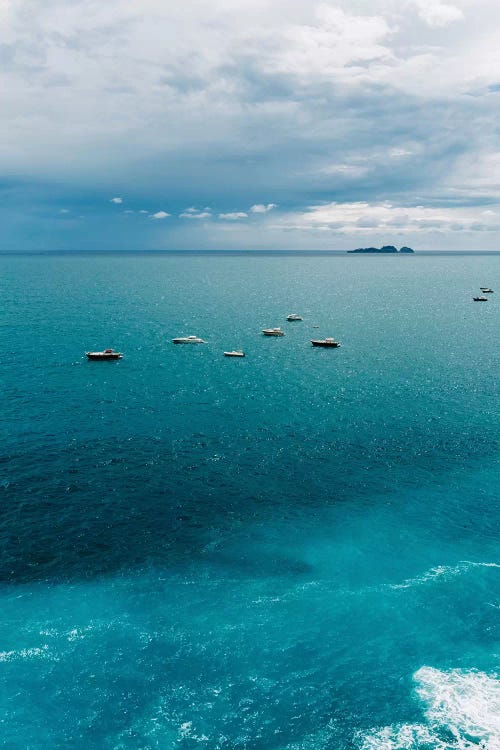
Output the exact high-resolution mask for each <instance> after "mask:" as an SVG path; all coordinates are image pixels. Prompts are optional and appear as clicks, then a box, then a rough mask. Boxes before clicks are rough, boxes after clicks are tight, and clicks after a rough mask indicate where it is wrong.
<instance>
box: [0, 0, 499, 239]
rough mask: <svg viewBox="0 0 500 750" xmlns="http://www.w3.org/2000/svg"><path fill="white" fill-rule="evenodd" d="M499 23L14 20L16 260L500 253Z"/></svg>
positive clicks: (413, 18)
mask: <svg viewBox="0 0 500 750" xmlns="http://www.w3.org/2000/svg"><path fill="white" fill-rule="evenodd" d="M499 21H500V6H498V4H497V3H496V2H494V1H493V0H449V2H448V1H446V2H444V1H443V2H441V0H405V2H404V3H402V2H400V0H371V2H368V0H357V1H356V2H353V1H352V0H349V1H348V0H338V1H335V2H318V3H314V2H313V3H311V2H306V0H289V1H288V2H285V1H284V0H253V1H252V2H250V0H216V1H215V2H213V1H212V2H208V0H192V2H190V3H188V4H187V5H186V6H182V5H181V4H180V3H178V2H174V0H143V2H141V4H140V5H138V4H137V2H135V0H108V2H106V3H97V2H95V1H94V0H73V2H71V3H68V2H67V1H66V0H47V2H45V3H35V2H34V0H11V1H10V2H9V3H2V4H0V30H1V33H2V45H1V46H0V59H1V62H2V77H3V84H2V118H1V120H0V168H1V170H2V174H3V175H8V179H5V180H4V181H3V183H1V185H0V187H1V189H2V197H3V201H2V203H1V208H0V210H1V212H2V218H3V223H4V226H5V227H6V228H7V230H8V231H7V239H5V240H3V242H4V244H5V243H7V244H9V249H10V248H11V247H12V244H13V243H14V244H18V245H19V246H20V247H21V249H22V247H24V244H25V243H28V244H29V243H33V242H34V241H35V240H34V239H33V237H36V238H38V239H37V240H36V241H39V242H41V243H42V244H43V247H45V246H48V245H50V243H51V242H52V243H54V242H55V243H56V244H57V245H58V246H59V245H61V244H62V245H64V244H65V245H67V246H75V247H76V246H78V247H81V237H82V235H83V234H84V235H85V237H86V238H87V241H88V242H89V243H90V244H92V243H94V245H95V247H98V246H99V242H102V243H103V244H105V245H106V247H109V246H110V243H111V245H113V242H115V241H116V246H117V247H119V246H121V245H122V243H123V238H124V237H126V238H127V242H128V243H129V245H130V243H131V244H132V245H134V244H135V245H136V246H137V247H141V248H142V247H158V248H161V247H165V248H168V247H174V246H175V247H195V246H201V245H203V246H207V247H208V246H211V245H213V246H217V247H224V246H229V245H230V244H231V243H232V244H231V246H232V245H235V246H236V245H242V246H256V247H257V246H269V247H284V248H285V247H287V246H292V245H293V244H294V243H295V244H297V243H299V244H301V243H302V244H304V245H305V246H310V247H314V246H318V247H319V246H321V247H323V246H326V245H328V246H331V247H334V248H335V247H337V248H341V247H346V246H350V244H351V243H350V241H349V238H348V237H347V238H346V236H345V235H346V234H347V235H349V234H352V235H353V239H354V238H357V237H358V235H359V233H360V232H362V231H366V232H367V233H368V235H370V230H371V229H373V228H375V227H378V228H379V229H380V231H383V232H387V237H386V238H387V241H388V242H389V241H391V240H392V239H393V237H392V235H391V232H393V231H396V230H397V231H400V232H407V233H408V237H407V240H408V243H411V242H412V241H418V243H420V246H422V247H424V246H425V245H426V244H429V243H432V246H433V247H437V246H443V247H445V246H448V244H450V243H454V245H456V244H457V243H458V245H459V246H476V247H477V246H478V242H479V243H483V244H484V243H486V245H487V246H488V247H496V245H495V243H496V242H497V240H498V229H497V228H496V222H495V221H494V220H493V219H491V217H490V219H488V218H487V217H488V214H485V213H484V212H485V211H487V210H492V211H494V212H495V213H496V204H497V202H498V200H499V197H500V195H499V193H500V181H497V179H496V177H495V174H496V165H499V166H500V164H499V162H500V139H499V135H498V132H497V131H498V128H497V119H498V118H497V110H498V104H499V97H500V74H499V73H498V70H499V69H500V48H499V47H498V43H497V39H496V32H495V29H496V25H497V23H498V22H499ZM110 195H111V196H115V197H111V198H110V197H109V196H110ZM120 196H123V197H120ZM110 201H111V203H112V204H114V205H110ZM122 202H125V203H126V208H127V211H129V213H127V214H125V212H124V211H123V210H121V203H122ZM389 204H391V206H392V207H393V208H391V209H389V208H388V207H387V206H388V205H389ZM158 205H160V206H162V205H163V206H165V210H164V209H162V210H160V211H157V210H155V209H154V206H158ZM186 206H187V207H188V208H186ZM150 207H151V208H150ZM197 207H199V208H197ZM340 207H343V208H340ZM349 207H350V208H349ZM420 207H423V208H420ZM167 209H168V210H167ZM61 210H66V211H70V212H71V213H70V214H67V215H63V214H61ZM131 212H133V213H131ZM141 212H143V213H142V214H141ZM73 215H74V216H75V217H76V216H79V217H81V218H80V219H79V222H80V223H78V222H77V221H76V218H75V221H73V220H72V221H69V218H68V217H69V216H73ZM167 215H169V216H168V218H169V221H168V222H166V221H150V222H147V221H143V220H141V216H142V217H143V219H147V218H148V216H151V217H152V218H155V219H165V218H167ZM56 217H57V218H56ZM485 217H486V219H485ZM82 224H85V228H84V229H82ZM207 224H209V225H210V232H207V231H206V230H205V232H204V233H202V232H201V227H202V226H205V225H207ZM35 227H36V229H37V232H33V229H34V228H35ZM231 227H232V228H231ZM25 228H26V230H25ZM294 233H295V234H294ZM475 233H477V237H478V240H477V241H476V240H474V235H475ZM292 235H293V236H292ZM320 235H321V236H320ZM486 235H487V236H486ZM307 237H309V239H307ZM325 237H327V239H325ZM54 238H55V239H54ZM200 243H201V245H200ZM436 243H437V245H436Z"/></svg>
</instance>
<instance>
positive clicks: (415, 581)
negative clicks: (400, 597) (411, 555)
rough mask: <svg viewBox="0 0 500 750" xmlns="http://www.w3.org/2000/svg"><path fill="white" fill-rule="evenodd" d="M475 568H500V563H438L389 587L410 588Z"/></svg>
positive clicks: (468, 561)
mask: <svg viewBox="0 0 500 750" xmlns="http://www.w3.org/2000/svg"><path fill="white" fill-rule="evenodd" d="M474 568H500V565H498V564H497V563H493V562H491V563H490V562H471V561H470V560H462V561H460V562H459V563H457V565H437V566H436V567H435V568H430V569H429V570H427V571H426V572H425V573H423V574H422V575H420V576H416V577H415V578H407V579H406V580H405V581H403V582H402V583H391V584H389V588H391V589H408V588H412V587H413V586H421V585H422V584H425V583H429V582H431V581H434V580H435V579H437V578H444V579H445V580H447V579H449V578H454V577H456V576H459V575H462V574H463V573H468V572H469V571H470V570H473V569H474Z"/></svg>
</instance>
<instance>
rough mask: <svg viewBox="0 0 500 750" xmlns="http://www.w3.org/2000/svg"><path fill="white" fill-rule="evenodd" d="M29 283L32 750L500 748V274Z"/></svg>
mask: <svg viewBox="0 0 500 750" xmlns="http://www.w3.org/2000/svg"><path fill="white" fill-rule="evenodd" d="M0 273H1V279H2V306H1V309H0V331H1V337H2V356H1V360H0V379H1V381H0V384H1V389H0V398H1V402H2V411H1V424H0V472H1V474H0V498H1V504H0V533H1V536H0V540H1V545H0V550H1V557H0V574H1V581H2V583H1V589H0V606H1V612H2V617H1V623H0V670H1V677H2V679H1V681H0V685H1V690H0V745H1V746H2V747H6V748H9V749H10V750H42V749H43V750H46V749H47V750H48V749H49V748H50V750H53V749H54V748H72V749H74V750H80V748H81V749H82V750H83V748H85V749H86V750H89V749H93V748H96V749H97V748H99V749H104V750H111V749H113V750H124V749H125V748H126V749H127V750H128V749H131V750H132V749H134V750H137V749H139V748H141V749H142V750H149V749H150V748H151V749H153V748H154V749H155V750H156V749H158V750H160V749H169V748H177V749H178V750H193V749H194V748H199V749H200V750H216V749H219V748H220V749H221V750H233V749H234V750H236V749H238V750H264V748H265V749H266V750H267V749H268V748H269V749H270V750H327V749H328V750H337V749H342V750H344V749H345V750H348V749H350V750H378V749H379V748H383V749H385V750H393V749H394V750H395V749H396V748H401V749H403V748H411V749H413V748H419V749H423V750H431V749H434V748H436V749H438V750H454V749H455V748H457V749H459V750H464V749H466V750H469V748H470V749H472V748H477V747H483V748H487V750H497V749H498V748H500V718H499V717H500V681H499V679H498V677H497V672H498V670H499V668H500V665H499V660H500V657H499V654H500V644H499V633H498V624H499V617H500V555H499V544H498V532H499V518H500V514H499V492H498V478H499V473H498V470H499V463H500V461H499V443H500V439H499V431H498V418H499V399H498V395H499V394H498V373H499V348H498V331H499V329H500V326H499V324H500V283H499V282H500V257H499V256H496V257H495V256H492V257H487V256H481V257H470V256H450V257H435V258H433V257H429V256H426V257H418V256H414V257H401V258H399V257H396V258H391V257H388V258H386V257H380V258H379V257H375V258H371V257H362V258H359V257H352V256H351V257H343V256H340V257H329V258H318V257H314V258H303V257H292V258H291V257H285V258H266V257H261V258H258V259H252V258H248V257H240V258H220V257H189V258H179V257H117V258H111V257H96V258H90V257H73V258H71V257H53V258H48V257H47V258H35V257H31V258H14V257H4V258H1V259H0ZM480 285H491V286H492V287H493V288H495V286H496V287H497V294H496V295H495V294H494V295H492V296H491V298H490V300H489V302H488V303H487V304H474V303H473V302H472V300H471V298H472V295H473V294H475V293H477V291H478V287H479V286H480ZM496 297H498V300H497V299H496ZM290 312H299V313H301V314H302V315H303V317H304V321H303V322H302V323H286V321H285V317H286V315H287V314H288V313H290ZM278 325H281V326H282V327H283V328H284V330H285V331H286V336H285V337H284V338H281V339H266V338H264V337H263V336H262V335H261V334H260V330H261V328H263V327H265V326H278ZM314 326H318V328H315V327H314ZM189 334H197V335H200V336H202V337H203V338H205V339H206V340H207V342H208V343H207V344H206V345H205V346H198V347H182V346H174V345H172V344H171V343H170V340H171V338H172V337H174V336H178V335H189ZM317 335H318V336H328V335H332V336H335V337H336V338H338V339H340V340H341V341H342V343H343V346H342V347H341V348H340V349H337V350H317V349H313V348H312V347H311V346H310V344H309V341H310V338H311V337H313V336H317ZM106 346H113V347H115V348H118V349H120V350H121V351H123V352H124V359H123V360H122V361H120V362H115V363H107V362H103V363H89V362H87V361H86V360H85V359H84V358H83V356H82V355H83V353H84V352H85V351H86V350H88V349H102V348H104V347H106ZM240 347H241V348H243V349H244V350H245V351H246V354H247V356H246V358H245V359H243V360H236V359H227V358H224V357H223V356H222V352H223V351H224V350H227V349H228V348H230V349H233V348H240Z"/></svg>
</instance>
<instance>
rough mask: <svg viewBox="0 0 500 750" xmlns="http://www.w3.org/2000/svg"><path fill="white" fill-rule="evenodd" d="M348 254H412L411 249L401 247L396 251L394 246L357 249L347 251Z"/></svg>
mask: <svg viewBox="0 0 500 750" xmlns="http://www.w3.org/2000/svg"><path fill="white" fill-rule="evenodd" d="M347 252H348V253H403V254H405V253H414V252H415V250H412V248H411V247H402V248H401V250H398V249H397V247H394V245H384V246H383V247H358V248H357V250H348V251H347Z"/></svg>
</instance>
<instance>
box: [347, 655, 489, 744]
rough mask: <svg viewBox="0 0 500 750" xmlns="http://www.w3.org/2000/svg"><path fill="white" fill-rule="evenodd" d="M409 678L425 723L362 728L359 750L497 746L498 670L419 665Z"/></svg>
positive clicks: (358, 738)
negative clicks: (436, 667)
mask: <svg viewBox="0 0 500 750" xmlns="http://www.w3.org/2000/svg"><path fill="white" fill-rule="evenodd" d="M414 680H415V683H416V687H415V690H416V693H417V695H418V697H419V698H420V700H421V701H422V702H423V704H424V715H425V718H426V722H425V723H422V724H400V725H393V726H389V727H384V728H381V729H374V730H372V731H370V732H368V733H363V734H361V735H359V736H358V737H357V740H358V747H359V748H360V750H422V749H423V748H426V750H427V748H428V749H429V750H431V749H432V750H478V748H481V750H500V680H499V679H498V676H497V675H495V674H493V675H488V674H486V673H484V672H479V671H464V670H459V669H452V670H448V671H441V670H439V669H434V668H432V667H422V668H421V669H419V670H418V672H416V673H415V675H414Z"/></svg>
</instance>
